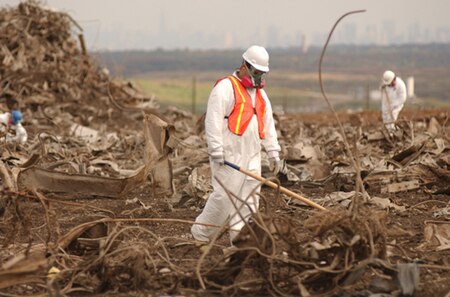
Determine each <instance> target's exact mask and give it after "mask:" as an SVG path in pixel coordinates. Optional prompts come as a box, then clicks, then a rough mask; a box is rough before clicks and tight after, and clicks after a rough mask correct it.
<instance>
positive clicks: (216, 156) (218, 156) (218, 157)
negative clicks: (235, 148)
mask: <svg viewBox="0 0 450 297" xmlns="http://www.w3.org/2000/svg"><path fill="white" fill-rule="evenodd" d="M211 160H212V161H213V162H214V163H217V164H219V165H223V164H225V157H224V156H223V153H222V152H218V153H212V154H211Z"/></svg>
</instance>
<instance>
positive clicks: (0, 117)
mask: <svg viewBox="0 0 450 297" xmlns="http://www.w3.org/2000/svg"><path fill="white" fill-rule="evenodd" d="M9 115H10V113H8V112H5V113H2V114H0V124H3V125H8V122H9Z"/></svg>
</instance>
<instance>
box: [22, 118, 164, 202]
mask: <svg viewBox="0 0 450 297" xmlns="http://www.w3.org/2000/svg"><path fill="white" fill-rule="evenodd" d="M169 129H170V125H168V124H167V123H165V122H164V121H162V120H161V119H159V118H157V117H156V116H154V115H147V116H146V117H145V119H144V136H145V143H146V148H145V152H144V165H142V166H141V167H140V168H138V169H137V170H136V171H135V173H134V174H132V175H130V176H128V177H124V178H110V177H102V176H93V175H86V174H69V173H65V172H58V171H54V170H48V169H45V168H41V167H38V166H31V167H28V168H26V169H24V170H23V171H21V172H20V173H19V175H18V177H17V184H18V186H19V189H29V190H42V191H46V192H56V193H66V194H70V195H96V196H106V197H116V198H117V197H121V196H122V195H124V194H125V193H127V192H128V191H129V190H131V189H134V188H136V186H138V185H139V184H141V183H142V182H144V181H145V179H146V178H147V176H148V174H150V172H151V171H152V170H153V168H154V167H155V166H156V165H157V164H158V163H159V162H164V163H165V164H167V159H168V153H169V152H170V148H169V147H167V142H168V140H169V139H170V135H169ZM170 169H171V168H169V170H170ZM163 172H164V171H163ZM164 177H165V178H171V175H167V174H165V175H164ZM167 184H169V185H171V181H169V182H167Z"/></svg>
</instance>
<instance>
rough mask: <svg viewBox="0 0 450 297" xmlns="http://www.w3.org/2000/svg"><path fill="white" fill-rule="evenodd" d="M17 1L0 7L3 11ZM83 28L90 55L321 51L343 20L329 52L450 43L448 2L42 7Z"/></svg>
mask: <svg viewBox="0 0 450 297" xmlns="http://www.w3.org/2000/svg"><path fill="white" fill-rule="evenodd" d="M19 2H20V1H19V0H0V4H1V6H2V8H4V7H12V6H15V5H17V4H18V3H19ZM42 3H43V4H45V5H47V6H48V7H49V8H52V9H57V10H60V11H64V12H67V13H69V14H70V15H71V16H72V17H73V18H74V19H75V21H76V22H77V23H78V24H80V25H81V27H82V28H83V34H84V36H85V40H86V43H87V46H88V49H90V50H129V49H143V50H148V49H157V48H163V49H186V48H189V49H230V48H244V47H247V46H248V45H250V44H252V43H257V44H261V45H264V46H267V47H291V46H302V45H303V46H313V45H319V46H320V45H323V44H324V42H325V40H326V37H327V35H328V33H329V31H330V30H331V28H332V26H333V24H334V23H335V22H336V20H337V19H338V18H339V17H340V16H341V15H343V14H344V13H346V12H349V11H353V10H359V9H366V12H364V13H359V14H354V15H351V16H348V17H347V18H345V19H344V20H343V21H342V22H341V23H340V24H339V26H338V27H337V28H336V31H335V33H334V35H333V40H332V42H333V44H342V43H346V44H357V45H362V44H376V45H389V44H404V43H431V42H437V43H450V20H449V19H448V16H447V15H448V11H450V1H446V0H434V1H430V3H428V5H423V1H420V0H410V1H396V2H392V1H388V0H378V1H376V2H374V1H371V2H367V3H366V2H364V1H360V0H341V1H339V2H337V1H335V2H329V1H326V0H317V1H315V2H314V3H309V2H304V1H290V0H278V1H269V0H260V1H256V0H246V1H245V2H243V1H237V0H230V1H228V2H227V3H223V2H215V1H208V0H190V1H184V0H166V1H154V0H133V1H129V2H127V3H126V4H124V2H122V1H119V0H94V1H88V0H78V1H74V0H47V1H42Z"/></svg>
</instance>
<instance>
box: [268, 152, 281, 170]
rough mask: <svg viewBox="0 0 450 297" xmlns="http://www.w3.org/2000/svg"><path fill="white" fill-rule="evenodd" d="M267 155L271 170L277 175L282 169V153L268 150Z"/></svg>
mask: <svg viewBox="0 0 450 297" xmlns="http://www.w3.org/2000/svg"><path fill="white" fill-rule="evenodd" d="M267 155H268V156H269V170H270V171H271V172H272V173H273V174H274V175H277V174H278V172H280V169H281V160H280V155H279V153H278V151H270V152H267Z"/></svg>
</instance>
